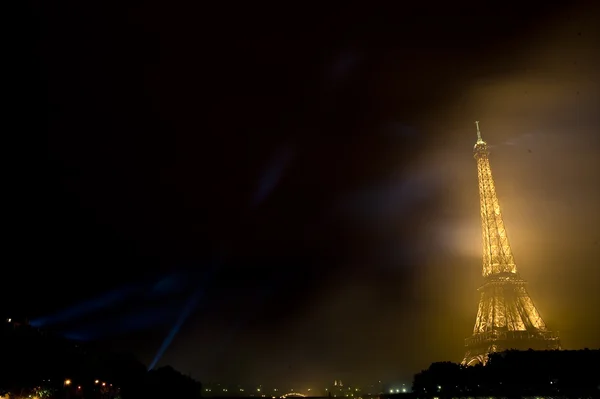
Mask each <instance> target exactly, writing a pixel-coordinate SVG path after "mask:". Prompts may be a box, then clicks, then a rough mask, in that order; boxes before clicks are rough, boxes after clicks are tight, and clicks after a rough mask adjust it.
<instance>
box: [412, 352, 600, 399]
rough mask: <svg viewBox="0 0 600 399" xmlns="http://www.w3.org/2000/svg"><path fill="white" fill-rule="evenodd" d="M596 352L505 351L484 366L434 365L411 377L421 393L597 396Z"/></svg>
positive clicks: (415, 389)
mask: <svg viewBox="0 0 600 399" xmlns="http://www.w3.org/2000/svg"><path fill="white" fill-rule="evenodd" d="M599 364H600V351H598V350H587V349H586V350H580V351H533V350H529V351H506V352H501V353H495V354H492V355H490V358H489V361H488V362H487V364H486V365H485V366H481V365H479V366H474V367H465V366H461V365H459V364H456V363H451V362H440V363H433V364H432V365H431V366H430V367H429V368H428V369H427V370H424V371H422V372H420V373H418V374H416V375H415V377H414V380H413V393H414V394H415V395H416V396H418V397H420V398H425V397H439V398H443V397H465V396H471V397H475V396H488V397H490V396H495V397H500V396H502V397H515V398H516V397H523V396H564V397H585V396H594V397H598V396H599V395H600V373H599V372H598V367H599V366H598V365H599Z"/></svg>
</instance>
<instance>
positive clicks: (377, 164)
mask: <svg viewBox="0 0 600 399" xmlns="http://www.w3.org/2000/svg"><path fill="white" fill-rule="evenodd" d="M109 3H112V2H109ZM117 3H119V5H118V6H116V5H111V4H104V3H103V2H95V3H90V2H75V1H72V2H61V3H60V4H51V5H50V4H46V3H45V2H39V3H38V4H37V5H35V6H32V7H31V9H30V12H31V18H30V20H29V24H28V25H26V26H25V27H23V28H22V29H20V30H19V32H21V33H22V34H20V35H18V37H15V40H16V41H17V43H18V44H19V47H20V48H21V50H20V53H22V54H21V55H20V56H19V57H18V59H19V60H20V61H22V62H20V64H22V65H21V66H20V67H19V68H18V71H16V74H15V76H14V79H13V80H14V83H15V88H16V90H15V94H14V96H12V101H11V103H12V104H11V108H10V109H11V113H12V115H11V116H12V117H14V118H15V119H16V121H17V123H15V124H14V125H13V126H12V127H8V125H6V127H5V135H8V136H9V137H8V138H7V139H6V140H5V141H4V146H3V147H4V148H5V150H6V152H7V155H6V156H5V159H6V160H7V161H8V162H7V165H8V166H7V167H5V175H6V176H7V177H6V178H5V182H4V187H5V190H3V192H4V195H3V197H4V198H5V200H6V199H8V201H7V202H8V203H7V204H6V205H5V208H4V209H5V213H4V222H3V223H4V229H5V232H7V235H6V236H5V239H4V245H3V247H4V248H5V249H4V251H3V258H4V259H3V265H4V266H3V276H2V279H3V289H2V310H3V311H4V312H5V313H6V316H7V317H9V316H11V315H13V316H12V317H17V316H19V317H28V318H29V319H30V320H34V321H35V320H37V321H38V322H39V323H42V324H43V325H44V328H49V329H53V330H54V331H57V332H60V333H63V334H66V335H68V336H70V337H78V338H81V339H89V340H93V341H95V342H99V343H100V344H102V345H106V346H109V347H112V348H115V349H119V350H129V351H132V352H134V353H136V354H137V355H138V356H139V358H140V359H141V360H142V361H143V362H145V363H146V364H149V363H150V362H151V361H152V359H153V357H154V355H155V353H156V352H157V350H158V348H159V347H160V345H161V341H162V340H163V338H164V337H165V336H166V335H167V334H168V332H169V330H170V329H171V327H172V326H173V324H174V323H175V322H176V319H177V317H178V315H179V313H180V312H181V309H182V308H183V307H184V305H185V303H186V301H188V299H189V298H190V296H193V295H196V298H197V303H196V304H195V306H192V307H193V311H192V313H191V316H190V317H189V318H188V319H187V320H186V322H185V323H184V324H183V327H182V328H181V330H180V331H179V332H178V334H177V335H176V337H175V339H174V340H173V342H172V344H171V345H170V346H169V348H168V349H167V351H166V352H165V355H164V357H162V359H161V360H160V362H159V365H161V364H172V365H173V366H174V367H175V368H177V369H179V370H181V371H183V372H185V373H188V372H189V373H191V374H192V376H194V377H196V378H198V379H199V380H202V381H214V380H219V381H226V382H236V383H237V382H240V383H263V384H280V385H281V386H285V384H288V385H289V386H292V384H297V385H298V384H300V385H301V384H325V383H328V382H330V381H332V380H333V379H339V378H342V379H343V380H345V381H349V382H356V383H365V382H371V381H373V380H378V379H379V380H398V381H401V380H402V381H406V382H409V381H410V379H411V377H412V375H413V374H414V373H415V372H417V371H419V370H420V369H422V368H425V367H427V365H428V364H429V363H431V362H433V361H441V360H452V361H459V360H460V359H461V358H462V355H463V338H465V337H467V336H468V335H470V333H471V331H472V327H473V323H474V321H475V314H476V307H477V300H478V297H477V293H476V288H477V287H478V285H479V283H480V282H481V241H480V222H479V200H478V191H477V174H476V165H475V161H474V160H473V158H472V148H473V144H474V143H475V140H476V134H475V125H474V121H475V120H479V121H481V129H482V133H483V138H484V140H486V141H487V142H488V144H489V146H490V148H491V151H492V154H491V156H490V159H491V163H492V169H493V172H494V175H495V179H496V184H497V189H498V194H499V198H500V203H501V206H502V208H503V212H504V218H505V223H506V226H507V229H508V234H509V238H510V240H511V244H512V246H513V251H514V254H515V258H516V261H517V267H518V268H519V271H520V272H521V274H522V276H523V277H524V278H525V279H527V280H529V281H530V287H529V291H530V294H531V296H532V298H533V300H534V302H535V303H536V305H537V306H538V308H539V310H540V312H541V314H542V316H543V317H544V318H545V320H546V322H547V324H548V325H549V326H550V328H552V329H553V330H558V331H560V333H561V336H562V342H563V346H564V347H565V348H569V349H576V348H583V347H590V348H592V347H594V348H597V347H599V346H600V321H599V320H598V317H597V315H596V313H597V312H596V307H597V305H598V304H600V290H598V288H597V284H598V281H600V271H599V269H600V244H599V240H600V233H599V232H598V226H600V212H599V210H598V205H599V204H600V176H599V173H600V172H599V171H600V157H599V154H600V153H599V151H600V112H599V110H600V80H599V72H598V71H600V57H599V54H598V52H599V51H598V48H600V40H599V38H600V32H599V27H598V24H597V23H596V22H597V21H598V20H599V18H600V14H599V10H598V6H594V5H592V3H593V2H587V3H576V2H572V5H570V6H568V7H566V6H565V7H563V8H560V7H553V8H552V7H549V6H548V5H545V6H540V5H537V4H536V5H533V4H532V5H526V4H525V2H516V3H515V4H510V3H497V4H494V5H491V4H490V5H486V4H483V3H481V2H478V3H468V2H466V3H463V5H462V6H460V5H456V4H454V3H452V4H448V5H446V6H437V5H434V4H433V3H432V4H430V3H423V2H414V3H412V5H400V4H401V3H403V2H397V3H398V4H397V5H396V6H395V8H392V7H387V8H385V7H382V8H376V7H368V6H367V5H366V2H360V3H359V2H356V3H352V2H350V3H348V4H345V5H344V6H342V5H341V3H340V4H331V5H320V6H318V7H312V6H309V5H307V4H304V3H302V4H301V3H297V4H296V3H285V2H284V3H281V2H279V3H271V4H268V5H267V4H264V5H259V4H257V3H256V2H252V3H248V4H247V5H244V6H239V5H234V3H231V4H229V3H228V4H223V6H222V7H220V6H217V5H208V4H204V3H202V2H196V3H197V4H196V5H195V6H193V5H190V4H185V3H183V2H182V3H180V4H176V2H164V1H162V2H158V1H156V2H137V4H130V5H125V4H122V3H124V2H115V4H117ZM132 3H133V2H132ZM188 3H189V2H188ZM13 109H14V112H12V110H13ZM73 306H75V308H73ZM69 309H70V310H69Z"/></svg>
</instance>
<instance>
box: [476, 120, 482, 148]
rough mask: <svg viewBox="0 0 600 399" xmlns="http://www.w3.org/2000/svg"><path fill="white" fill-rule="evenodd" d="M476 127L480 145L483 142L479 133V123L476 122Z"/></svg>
mask: <svg viewBox="0 0 600 399" xmlns="http://www.w3.org/2000/svg"><path fill="white" fill-rule="evenodd" d="M475 125H476V126H477V142H478V143H480V142H482V141H483V140H482V139H481V131H479V121H475Z"/></svg>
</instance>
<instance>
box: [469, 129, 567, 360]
mask: <svg viewBox="0 0 600 399" xmlns="http://www.w3.org/2000/svg"><path fill="white" fill-rule="evenodd" d="M475 124H476V125H477V142H476V143H475V147H474V148H473V152H474V157H475V160H476V161H477V172H478V177H479V198H480V203H481V204H480V205H481V228H482V234H483V277H484V283H483V285H482V286H481V287H480V288H479V292H480V299H479V308H478V310H477V318H476V319H475V327H474V328H473V335H472V336H471V337H469V338H467V339H466V340H465V346H466V350H467V351H466V354H465V357H464V359H463V361H462V364H463V365H468V366H472V365H475V364H479V363H481V364H485V363H486V362H487V360H488V355H489V354H490V353H493V352H502V351H505V350H508V349H520V350H527V349H535V350H548V349H560V340H559V337H558V334H557V333H554V332H552V331H549V330H548V329H547V328H546V323H544V320H542V317H541V316H540V314H539V312H538V310H537V309H536V307H535V305H534V304H533V301H532V300H531V298H530V297H529V294H528V293H527V289H526V288H525V286H526V282H525V280H523V279H521V277H520V276H519V273H518V272H517V266H516V265H515V260H514V258H513V254H512V250H511V248H510V244H509V242H508V237H507V235H506V229H505V228H504V222H503V220H502V214H501V213H500V205H499V204H498V197H497V196H496V188H495V186H494V179H493V178H492V170H491V169H490V160H489V158H488V149H487V144H486V142H485V141H483V140H482V139H481V132H480V131H479V121H477V122H475Z"/></svg>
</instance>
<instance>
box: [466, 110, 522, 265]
mask: <svg viewBox="0 0 600 399" xmlns="http://www.w3.org/2000/svg"><path fill="white" fill-rule="evenodd" d="M475 124H476V125H477V142H476V143H475V147H474V148H473V152H474V157H475V160H476V161H477V174H478V179H479V201H480V211H481V230H482V237H483V276H484V277H487V276H490V275H492V274H498V273H512V274H516V273H517V267H516V265H515V260H514V258H513V255H512V250H511V248H510V244H509V242H508V236H507V235H506V229H505V227H504V221H503V219H502V213H501V212H500V205H499V203H498V197H497V195H496V187H495V184H494V179H493V177H492V170H491V168H490V160H489V158H488V149H487V144H486V142H485V141H483V139H482V138H481V131H480V130H479V121H477V122H475Z"/></svg>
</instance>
